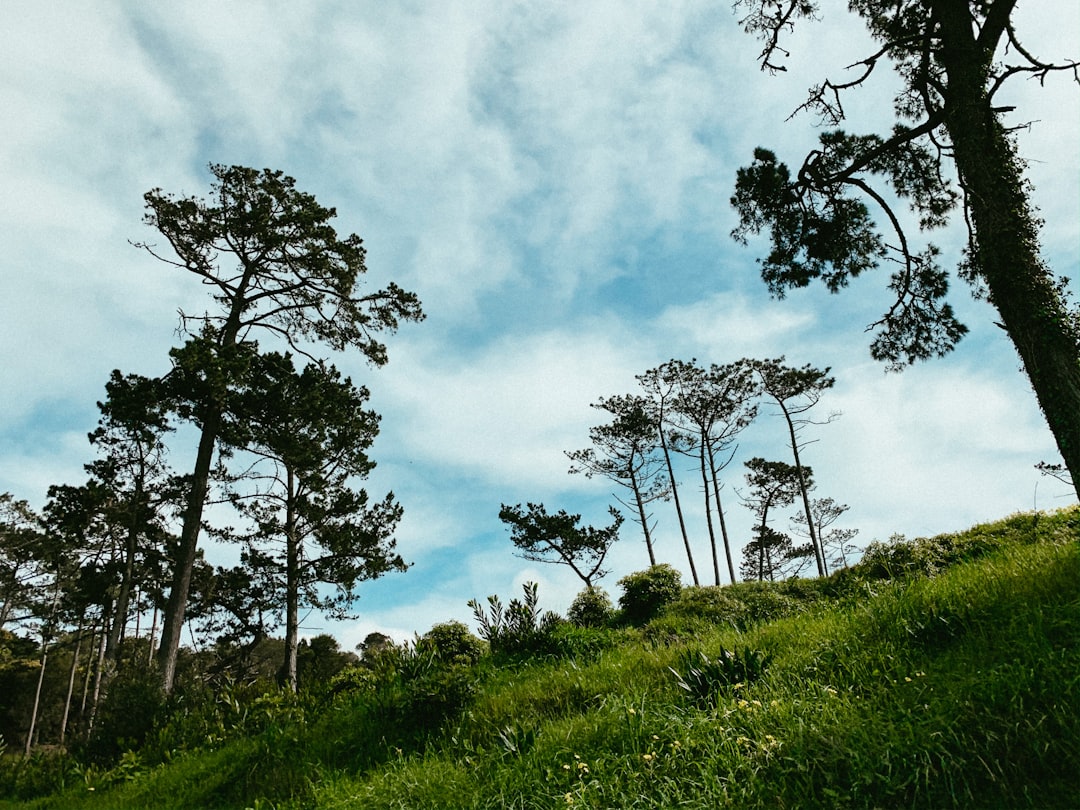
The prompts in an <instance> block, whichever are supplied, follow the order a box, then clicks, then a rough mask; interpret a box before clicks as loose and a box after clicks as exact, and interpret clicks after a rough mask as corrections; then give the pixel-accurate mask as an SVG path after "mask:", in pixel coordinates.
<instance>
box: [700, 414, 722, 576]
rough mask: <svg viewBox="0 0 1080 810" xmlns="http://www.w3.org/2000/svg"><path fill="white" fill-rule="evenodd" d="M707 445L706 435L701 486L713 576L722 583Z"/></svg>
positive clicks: (702, 448)
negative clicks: (706, 455)
mask: <svg viewBox="0 0 1080 810" xmlns="http://www.w3.org/2000/svg"><path fill="white" fill-rule="evenodd" d="M706 448H707V445H706V443H705V437H704V436H702V439H701V452H700V453H699V455H700V457H701V458H700V461H701V486H702V488H703V489H704V490H705V523H706V525H707V526H708V528H709V547H710V548H711V549H712V567H713V577H714V578H715V580H716V584H717V585H718V586H719V585H720V552H719V550H718V549H717V548H716V530H715V529H714V528H713V522H712V502H711V501H712V498H711V496H710V494H709V471H708V469H707V468H706V466H705V453H706V452H707V449H706Z"/></svg>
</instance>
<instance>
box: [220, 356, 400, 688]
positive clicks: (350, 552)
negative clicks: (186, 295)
mask: <svg viewBox="0 0 1080 810" xmlns="http://www.w3.org/2000/svg"><path fill="white" fill-rule="evenodd" d="M368 396H369V395H368V391H367V389H364V388H357V387H355V386H354V385H353V384H352V381H351V380H349V379H348V378H344V379H343V378H342V377H341V374H340V372H338V370H337V369H335V368H334V367H333V366H324V365H323V364H322V363H310V364H308V365H307V366H306V367H305V368H304V370H303V371H302V372H300V373H297V372H296V370H295V368H294V367H293V362H292V358H291V356H290V355H287V354H286V355H281V354H276V353H271V354H265V355H262V356H260V357H258V358H256V360H255V361H254V362H253V363H252V365H251V366H250V368H249V369H248V373H247V376H246V378H245V379H244V381H243V382H242V383H241V384H240V385H239V386H238V390H237V392H236V394H235V396H234V400H235V405H234V408H233V409H232V410H231V411H230V412H229V413H228V414H227V415H226V417H225V421H226V425H225V426H224V427H223V435H226V436H228V437H229V440H230V441H231V442H233V443H236V444H238V445H241V446H243V447H244V448H245V452H246V453H247V454H249V455H251V456H254V457H255V459H256V462H255V464H254V465H253V466H252V467H251V468H249V470H248V471H247V472H246V473H245V474H244V475H242V476H241V477H240V478H239V479H238V482H250V483H253V484H254V486H255V489H254V490H253V491H251V492H247V493H244V492H237V493H234V495H233V502H234V504H235V505H236V506H237V508H238V509H240V511H241V512H242V513H243V514H245V515H246V516H247V517H249V518H250V519H251V520H252V522H253V524H254V526H255V529H254V531H253V533H251V534H250V535H248V537H247V538H246V540H247V542H248V544H249V545H251V546H252V547H256V548H257V547H264V548H265V547H266V546H268V545H269V546H270V547H272V548H273V549H274V550H273V551H272V552H271V553H270V557H269V560H270V561H271V562H272V563H274V564H276V572H277V577H276V580H277V581H276V582H275V583H274V584H275V585H276V586H277V590H278V591H279V592H280V593H281V594H282V599H281V602H282V604H283V605H284V608H285V661H284V662H283V664H282V680H283V681H284V682H285V683H286V684H287V685H288V686H289V688H291V689H292V690H293V691H294V692H295V691H296V689H297V654H298V652H297V651H298V644H299V628H300V608H301V607H304V606H310V607H315V608H319V609H322V610H324V611H327V612H329V613H331V614H332V615H335V616H341V617H344V616H346V615H348V608H349V606H350V604H351V603H352V602H353V601H354V600H355V589H356V585H357V584H358V583H359V582H361V581H364V580H368V579H373V578H375V577H378V576H381V575H382V574H384V573H387V572H389V571H393V570H398V571H403V570H405V569H406V568H407V566H406V565H405V563H404V561H403V560H402V559H401V557H400V556H399V555H398V554H397V553H395V551H394V539H393V532H394V530H395V529H396V527H397V524H398V522H399V520H400V518H401V514H402V510H401V507H400V506H399V505H398V504H397V503H396V502H395V500H394V496H393V493H390V494H388V495H387V496H386V498H384V499H383V500H382V501H381V502H378V503H374V504H371V503H369V499H368V494H367V492H366V491H365V490H363V489H356V488H354V487H353V486H352V483H351V482H352V481H354V480H357V479H362V478H366V477H367V475H368V474H369V473H370V472H371V470H372V469H373V468H374V467H375V462H373V461H372V460H371V459H370V458H369V457H368V455H367V451H368V449H369V448H370V446H371V444H372V442H373V441H374V439H375V437H376V436H377V435H378V432H379V416H378V414H376V413H374V412H373V411H370V410H367V408H366V407H365V406H366V403H367V399H368ZM238 482H234V486H235V485H236V483H238ZM321 585H331V586H333V587H334V588H335V589H336V591H335V592H334V595H332V596H329V595H326V594H324V593H322V592H321V590H320V586H321Z"/></svg>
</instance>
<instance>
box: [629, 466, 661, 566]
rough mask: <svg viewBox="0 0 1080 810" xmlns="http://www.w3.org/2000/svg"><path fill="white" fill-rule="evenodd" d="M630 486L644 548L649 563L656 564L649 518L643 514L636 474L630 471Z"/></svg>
mask: <svg viewBox="0 0 1080 810" xmlns="http://www.w3.org/2000/svg"><path fill="white" fill-rule="evenodd" d="M630 486H631V487H632V488H633V490H634V501H635V502H636V503H637V509H638V515H639V516H640V517H641V530H642V531H643V532H644V533H645V550H646V551H647V552H648V553H649V565H650V566H652V565H656V554H655V552H653V544H652V535H651V534H650V533H649V522H648V521H649V518H648V516H647V515H646V514H645V501H644V498H643V496H642V494H641V489H640V488H639V487H638V482H637V475H635V474H634V471H633V470H631V471H630Z"/></svg>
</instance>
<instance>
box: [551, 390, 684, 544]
mask: <svg viewBox="0 0 1080 810" xmlns="http://www.w3.org/2000/svg"><path fill="white" fill-rule="evenodd" d="M592 407H593V408H596V409H597V410H599V411H603V412H605V413H607V414H609V415H610V416H611V421H610V422H609V423H607V424H603V425H598V426H596V427H592V428H589V440H590V441H591V442H592V445H593V446H592V447H588V448H586V449H584V450H574V451H572V452H567V454H566V456H567V458H569V459H570V461H571V466H570V473H571V474H574V473H582V472H583V473H585V477H586V478H592V477H593V476H594V475H600V476H602V477H604V478H607V479H609V480H610V481H614V482H615V483H616V484H618V485H619V486H620V487H622V488H624V489H628V490H630V493H631V495H632V498H630V499H627V498H621V497H619V496H616V499H617V500H618V501H619V503H621V504H622V505H623V506H625V507H627V508H628V509H630V510H631V514H632V515H633V519H634V520H635V521H636V522H637V523H638V525H639V526H641V530H642V532H643V533H644V536H645V549H646V551H647V552H648V555H649V564H650V565H656V555H655V552H654V551H653V541H652V534H651V530H650V528H649V515H648V512H647V511H646V510H647V508H648V505H649V504H650V503H652V502H653V501H656V500H666V499H667V498H669V497H670V496H671V490H672V484H671V479H670V478H669V477H668V476H667V474H666V473H665V472H664V465H663V462H661V461H660V460H659V459H658V458H657V457H656V455H655V454H654V451H655V450H656V447H657V445H658V443H659V437H658V433H657V430H656V424H655V423H654V421H653V415H652V413H651V412H650V408H649V403H648V401H647V400H646V399H644V398H643V397H640V396H615V397H606V398H602V399H601V400H600V401H599V402H595V403H593V405H592Z"/></svg>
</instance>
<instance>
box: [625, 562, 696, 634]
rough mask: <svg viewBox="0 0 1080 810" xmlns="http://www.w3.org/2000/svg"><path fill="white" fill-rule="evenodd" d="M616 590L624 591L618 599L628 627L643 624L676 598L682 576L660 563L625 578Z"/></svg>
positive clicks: (680, 587) (680, 586)
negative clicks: (629, 624) (628, 624)
mask: <svg viewBox="0 0 1080 810" xmlns="http://www.w3.org/2000/svg"><path fill="white" fill-rule="evenodd" d="M619 587H620V588H622V589H623V592H622V595H621V596H620V597H619V608H620V609H621V610H622V615H623V618H624V619H626V621H628V622H630V623H631V624H644V623H645V622H647V621H648V620H649V619H651V618H653V617H654V616H656V615H657V613H659V611H660V609H661V608H662V607H664V605H666V604H668V603H669V602H672V601H674V600H675V599H677V598H678V596H679V592H680V590H681V589H682V576H681V575H680V574H679V572H678V571H677V570H675V569H674V568H672V567H671V566H670V565H667V564H665V563H661V564H660V565H654V566H651V567H649V568H647V569H645V570H644V571H638V572H637V573H633V574H627V575H626V576H625V577H623V578H622V579H620V580H619Z"/></svg>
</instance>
